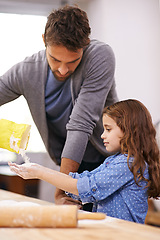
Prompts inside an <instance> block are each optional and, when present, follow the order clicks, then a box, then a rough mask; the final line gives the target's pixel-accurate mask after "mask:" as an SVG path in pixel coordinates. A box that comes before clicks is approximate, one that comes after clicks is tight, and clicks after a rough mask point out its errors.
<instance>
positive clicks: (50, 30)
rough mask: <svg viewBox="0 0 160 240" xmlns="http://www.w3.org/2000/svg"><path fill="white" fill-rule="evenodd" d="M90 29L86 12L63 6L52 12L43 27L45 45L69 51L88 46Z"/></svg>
mask: <svg viewBox="0 0 160 240" xmlns="http://www.w3.org/2000/svg"><path fill="white" fill-rule="evenodd" d="M90 32H91V29H90V26H89V21H88V17H87V14H86V12H84V11H83V10H81V9H80V8H78V7H73V6H65V7H63V8H59V9H58V10H53V11H52V12H51V13H50V15H49V16H48V21H47V23H46V27H45V33H44V41H45V45H46V46H47V45H50V46H52V45H63V46H65V47H66V48H67V49H69V50H71V51H76V50H77V49H80V48H83V47H85V46H86V45H88V44H89V42H90V39H89V35H90Z"/></svg>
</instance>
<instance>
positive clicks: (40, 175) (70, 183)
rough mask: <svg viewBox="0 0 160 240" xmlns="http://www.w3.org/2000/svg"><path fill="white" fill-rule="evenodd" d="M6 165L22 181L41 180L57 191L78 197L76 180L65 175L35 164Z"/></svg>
mask: <svg viewBox="0 0 160 240" xmlns="http://www.w3.org/2000/svg"><path fill="white" fill-rule="evenodd" d="M8 164H9V166H10V169H11V171H13V172H15V173H16V174H17V175H18V176H20V177H22V178H23V179H35V178H37V179H41V180H43V181H46V182H48V183H50V184H52V185H54V186H55V187H57V188H59V189H62V190H64V191H67V192H70V193H73V194H75V195H78V189H77V179H74V178H72V177H71V176H69V175H67V174H64V173H61V172H58V171H55V170H52V169H49V168H46V167H43V166H41V165H39V164H36V163H25V164H22V165H18V164H16V163H11V162H9V163H8Z"/></svg>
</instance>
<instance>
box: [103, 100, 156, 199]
mask: <svg viewBox="0 0 160 240" xmlns="http://www.w3.org/2000/svg"><path fill="white" fill-rule="evenodd" d="M103 114H107V115H108V116H109V117H111V118H112V119H113V120H114V121H115V122H116V123H117V125H118V127H119V128H120V129H121V130H122V131H123V133H124V136H123V138H122V139H121V141H120V144H121V152H122V153H123V154H128V167H129V169H130V171H131V172H132V173H133V175H134V179H135V182H136V184H137V185H138V186H139V182H140V180H145V181H147V183H148V184H147V187H148V196H149V197H153V198H157V197H159V196H160V153H159V149H158V145H157V142H156V130H155V128H154V126H153V123H152V118H151V115H150V113H149V111H148V110H147V108H146V107H145V106H144V105H143V104H142V103H141V102H139V101H137V100H134V99H129V100H124V101H120V102H117V103H115V104H113V105H111V106H109V107H106V108H105V109H104V111H103ZM131 156H133V157H134V160H133V163H132V165H130V163H129V158H130V157H131ZM146 163H147V165H148V173H149V179H145V177H144V170H145V168H146Z"/></svg>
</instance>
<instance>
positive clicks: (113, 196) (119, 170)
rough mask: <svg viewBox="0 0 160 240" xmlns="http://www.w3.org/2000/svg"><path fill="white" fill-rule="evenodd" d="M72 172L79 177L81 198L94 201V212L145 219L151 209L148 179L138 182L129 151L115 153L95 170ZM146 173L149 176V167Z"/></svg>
mask: <svg viewBox="0 0 160 240" xmlns="http://www.w3.org/2000/svg"><path fill="white" fill-rule="evenodd" d="M130 161H132V159H130ZM69 175H70V176H72V177H73V178H76V179H78V182H77V188H78V192H79V198H80V200H81V201H82V202H83V203H86V202H92V203H93V211H94V212H104V213H105V214H107V215H108V216H111V217H116V218H119V219H124V220H128V221H133V222H138V223H144V221H145V217H146V214H147V210H148V196H147V188H145V186H146V182H145V181H141V182H140V183H139V184H140V187H139V186H137V184H136V183H135V181H134V177H133V174H132V172H131V171H130V170H129V168H128V165H127V155H123V154H121V153H118V154H115V155H112V156H110V157H108V158H106V160H105V161H104V163H103V164H101V165H100V166H99V167H98V168H96V169H95V170H93V171H91V172H89V171H84V172H83V173H81V174H78V173H70V174H69ZM144 176H145V178H147V179H148V178H149V176H148V169H147V168H146V170H145V173H144ZM70 196H72V197H73V198H75V195H72V194H70Z"/></svg>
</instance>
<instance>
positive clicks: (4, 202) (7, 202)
mask: <svg viewBox="0 0 160 240" xmlns="http://www.w3.org/2000/svg"><path fill="white" fill-rule="evenodd" d="M39 205H40V204H38V203H34V202H27V201H22V202H18V201H15V200H1V201H0V207H2V206H19V207H23V206H24V207H25V206H39Z"/></svg>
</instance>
